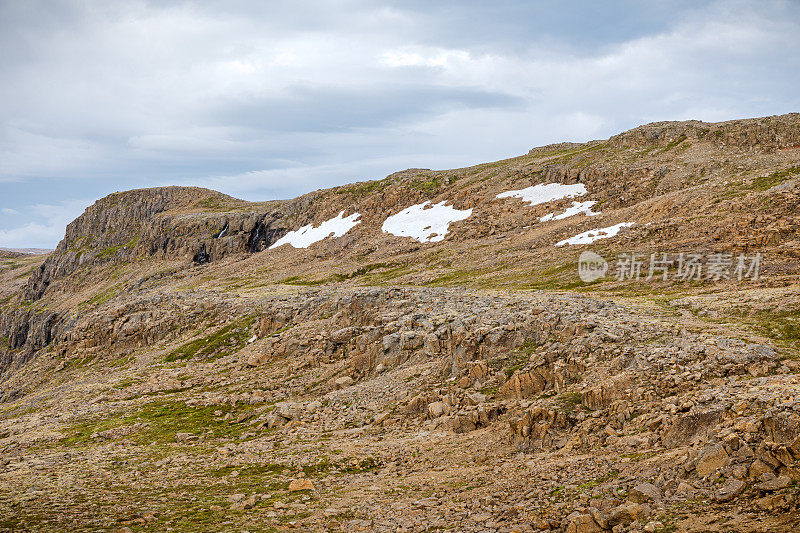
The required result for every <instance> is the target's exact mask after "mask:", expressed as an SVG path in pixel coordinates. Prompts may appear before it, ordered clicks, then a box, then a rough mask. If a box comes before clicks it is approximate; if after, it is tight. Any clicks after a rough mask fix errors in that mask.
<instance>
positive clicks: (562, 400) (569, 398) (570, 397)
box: [556, 392, 583, 413]
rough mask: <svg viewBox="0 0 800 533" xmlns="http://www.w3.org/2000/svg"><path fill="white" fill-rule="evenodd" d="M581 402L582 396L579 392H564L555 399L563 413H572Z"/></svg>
mask: <svg viewBox="0 0 800 533" xmlns="http://www.w3.org/2000/svg"><path fill="white" fill-rule="evenodd" d="M581 400H583V395H582V394H581V393H580V392H565V393H563V394H559V395H558V398H556V401H557V402H558V406H559V408H560V409H561V411H563V412H564V413H571V412H572V411H574V410H575V408H576V407H578V406H579V405H580V404H581Z"/></svg>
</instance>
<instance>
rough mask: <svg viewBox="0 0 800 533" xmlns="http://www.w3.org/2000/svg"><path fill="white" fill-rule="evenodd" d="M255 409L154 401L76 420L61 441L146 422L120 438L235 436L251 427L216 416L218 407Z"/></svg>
mask: <svg viewBox="0 0 800 533" xmlns="http://www.w3.org/2000/svg"><path fill="white" fill-rule="evenodd" d="M252 409H253V407H252V406H250V405H245V406H237V407H231V406H230V405H210V406H205V407H191V406H188V405H186V404H185V403H183V402H180V401H173V402H154V403H150V404H146V405H144V406H142V407H141V408H140V409H139V410H137V411H134V412H133V413H130V414H123V415H120V416H117V417H112V418H108V419H105V420H93V421H87V422H83V423H79V424H76V425H74V426H72V427H71V428H68V429H67V430H66V432H65V433H66V436H65V437H64V438H62V439H61V441H60V444H61V445H64V446H75V445H81V444H87V443H90V442H93V441H94V440H95V437H93V436H92V435H94V434H95V433H97V432H100V431H107V430H113V429H116V428H121V427H126V426H133V425H134V424H142V426H140V427H137V428H136V430H135V431H132V432H131V433H130V434H129V435H123V436H120V437H119V438H124V439H125V440H130V441H133V442H134V443H135V444H149V443H152V442H156V443H161V444H163V443H170V442H175V435H176V434H177V433H196V434H200V433H202V434H205V435H208V436H210V437H212V438H214V437H225V436H235V435H239V434H241V433H243V432H244V431H245V430H246V429H248V428H249V426H247V425H246V424H231V423H230V422H228V421H224V420H223V419H222V418H223V417H222V416H214V412H215V411H222V412H223V415H224V414H226V413H230V414H231V415H238V414H241V413H242V412H245V411H251V410H252Z"/></svg>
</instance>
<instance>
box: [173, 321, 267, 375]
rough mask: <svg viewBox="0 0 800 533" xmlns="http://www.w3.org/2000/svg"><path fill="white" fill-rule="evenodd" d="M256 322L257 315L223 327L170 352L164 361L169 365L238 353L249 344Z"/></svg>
mask: <svg viewBox="0 0 800 533" xmlns="http://www.w3.org/2000/svg"><path fill="white" fill-rule="evenodd" d="M253 322H255V315H248V316H245V317H242V318H240V319H239V320H236V321H234V322H231V323H230V324H228V325H226V326H223V327H221V328H220V329H218V330H217V331H215V332H214V333H212V334H211V335H208V336H207V337H203V338H200V339H196V340H193V341H190V342H187V343H186V344H184V345H183V346H181V347H180V348H177V349H175V350H173V351H172V352H170V353H169V354H168V355H167V356H166V357H165V358H164V361H165V362H167V363H169V362H173V361H181V360H184V359H191V358H194V357H203V358H205V359H208V360H213V359H217V358H219V357H224V356H225V355H228V354H230V353H234V352H238V351H239V350H241V349H242V348H244V345H245V344H246V342H247V338H248V337H249V336H250V330H251V328H252V326H253Z"/></svg>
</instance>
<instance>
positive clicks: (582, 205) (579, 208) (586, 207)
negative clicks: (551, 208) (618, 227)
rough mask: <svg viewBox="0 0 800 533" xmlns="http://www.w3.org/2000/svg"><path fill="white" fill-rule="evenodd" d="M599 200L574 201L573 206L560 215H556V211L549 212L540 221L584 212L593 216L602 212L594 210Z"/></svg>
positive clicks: (558, 218)
mask: <svg viewBox="0 0 800 533" xmlns="http://www.w3.org/2000/svg"><path fill="white" fill-rule="evenodd" d="M596 203H597V202H594V201H590V202H572V207H568V208H567V210H566V211H564V212H563V213H561V214H560V215H556V214H555V213H548V214H546V215H545V216H543V217H542V218H540V219H539V221H540V222H547V221H548V220H561V219H563V218H567V217H571V216H575V215H579V214H580V213H583V214H584V215H586V216H587V217H593V216H595V215H599V214H600V213H599V212H597V213H595V212H594V211H592V206H593V205H594V204H596Z"/></svg>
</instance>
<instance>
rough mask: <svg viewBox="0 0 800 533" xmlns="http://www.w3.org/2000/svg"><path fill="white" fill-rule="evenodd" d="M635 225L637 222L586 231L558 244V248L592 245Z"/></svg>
mask: <svg viewBox="0 0 800 533" xmlns="http://www.w3.org/2000/svg"><path fill="white" fill-rule="evenodd" d="M634 224H636V222H620V223H619V224H615V225H613V226H609V227H607V228H599V229H590V230H589V231H584V232H583V233H581V234H579V235H575V236H574V237H570V238H569V239H565V240H563V241H559V242H557V243H556V246H564V245H565V244H592V243H593V242H594V241H597V240H600V239H608V238H609V237H613V236H614V235H616V234H617V233H619V232H620V230H621V229H622V228H630V227H631V226H633V225H634Z"/></svg>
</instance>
